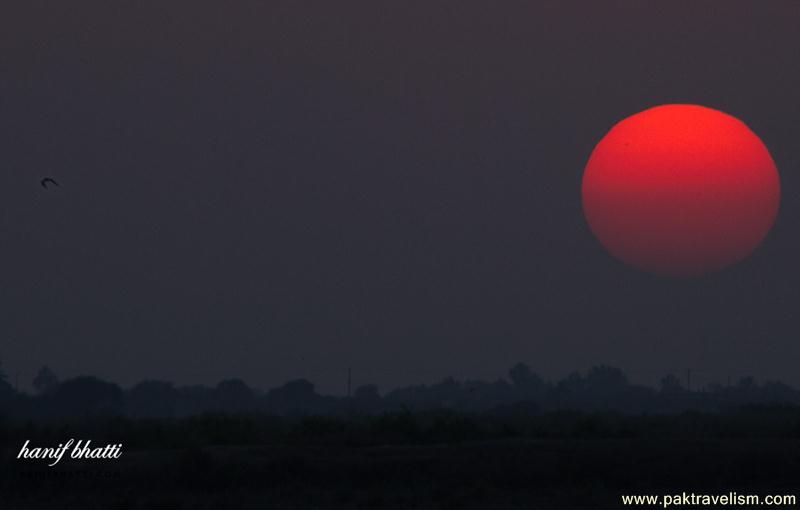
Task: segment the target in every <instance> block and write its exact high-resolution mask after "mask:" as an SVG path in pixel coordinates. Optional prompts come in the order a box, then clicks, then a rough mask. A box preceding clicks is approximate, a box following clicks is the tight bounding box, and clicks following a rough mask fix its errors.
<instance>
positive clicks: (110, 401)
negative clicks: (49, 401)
mask: <svg viewBox="0 0 800 510" xmlns="http://www.w3.org/2000/svg"><path fill="white" fill-rule="evenodd" d="M53 401H54V402H55V403H56V405H57V413H58V414H60V415H67V416H95V415H114V414H118V413H119V412H120V411H121V409H122V401H123V399H122V389H121V388H120V387H119V386H117V385H116V384H113V383H110V382H106V381H102V380H100V379H98V378H96V377H91V376H80V377H75V378H74V379H70V380H67V381H64V382H63V383H61V384H60V385H59V386H58V388H57V389H56V391H55V393H54V394H53Z"/></svg>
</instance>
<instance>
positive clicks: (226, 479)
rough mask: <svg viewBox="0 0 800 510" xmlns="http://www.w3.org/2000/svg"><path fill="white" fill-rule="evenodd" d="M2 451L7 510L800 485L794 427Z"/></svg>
mask: <svg viewBox="0 0 800 510" xmlns="http://www.w3.org/2000/svg"><path fill="white" fill-rule="evenodd" d="M6 450H7V451H6V453H5V454H4V455H3V462H2V464H0V468H2V469H1V471H0V472H1V473H2V478H1V479H0V508H2V509H10V510H28V509H42V510H44V509H62V508H67V509H72V508H74V509H131V510H133V509H164V510H167V509H178V510H180V509H215V510H224V509H268V508H288V509H307V508H309V509H311V508H319V509H382V508H392V509H408V508H420V509H422V508H425V509H427V508H440V509H459V508H463V509H484V510H490V509H523V508H524V509H559V510H566V509H572V508H576V509H577V508H580V509H583V508H585V509H602V508H622V507H623V505H622V503H621V499H620V497H621V495H622V494H631V493H645V494H673V493H681V492H684V491H685V492H692V491H694V492H697V493H719V494H727V493H729V492H731V491H736V492H738V493H739V494H758V495H761V496H765V495H768V494H794V495H798V494H800V490H798V487H800V483H799V482H800V440H797V439H786V438H784V439H768V438H762V439H733V438H731V439H724V440H721V439H711V438H702V439H653V438H647V439H642V438H617V439H608V438H587V439H580V438H564V439H552V438H551V439H538V440H537V439H530V438H517V439H492V440H484V441H467V442H462V443H458V444H451V445H442V444H427V445H397V446H378V445H369V446H356V445H349V446H348V445H343V444H328V445H325V444H317V445H302V444H293V445H275V446H264V445H262V446H252V447H250V446H207V447H196V446H194V447H186V448H175V449H161V450H152V451H143V450H139V451H126V452H125V454H124V455H123V457H122V459H120V460H118V461H101V462H93V463H86V462H83V463H80V464H77V463H74V462H73V463H71V464H70V463H64V464H63V465H60V466H59V467H56V468H51V469H45V468H37V467H35V466H34V464H33V463H27V464H23V463H21V462H19V461H16V460H13V458H12V457H13V455H10V454H9V451H8V450H10V449H9V448H6ZM789 507H791V506H784V507H783V508H789ZM651 508H656V507H651ZM683 508H686V506H684V507H683ZM739 508H743V507H739Z"/></svg>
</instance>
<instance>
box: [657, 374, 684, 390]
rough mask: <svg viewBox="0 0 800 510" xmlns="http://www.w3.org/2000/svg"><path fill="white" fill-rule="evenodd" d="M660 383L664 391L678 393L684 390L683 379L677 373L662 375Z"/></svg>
mask: <svg viewBox="0 0 800 510" xmlns="http://www.w3.org/2000/svg"><path fill="white" fill-rule="evenodd" d="M659 385H660V387H661V392H662V393H677V392H679V391H681V390H683V388H682V387H681V380H680V379H678V378H677V377H676V376H675V374H667V375H665V376H664V377H662V378H661V381H660V384H659Z"/></svg>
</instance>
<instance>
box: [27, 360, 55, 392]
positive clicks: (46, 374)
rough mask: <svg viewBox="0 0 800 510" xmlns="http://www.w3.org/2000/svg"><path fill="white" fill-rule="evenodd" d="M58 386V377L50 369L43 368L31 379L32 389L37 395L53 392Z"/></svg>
mask: <svg viewBox="0 0 800 510" xmlns="http://www.w3.org/2000/svg"><path fill="white" fill-rule="evenodd" d="M57 386H58V377H57V376H56V374H55V372H53V371H52V370H50V367H48V366H46V365H45V366H43V367H42V368H40V369H39V372H38V373H37V374H36V377H34V378H33V388H34V389H35V390H36V393H38V394H39V395H47V394H50V393H52V392H53V391H55V389H56V387H57Z"/></svg>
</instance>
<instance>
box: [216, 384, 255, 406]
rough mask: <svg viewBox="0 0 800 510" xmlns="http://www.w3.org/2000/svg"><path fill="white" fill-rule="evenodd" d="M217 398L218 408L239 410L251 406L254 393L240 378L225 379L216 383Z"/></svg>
mask: <svg viewBox="0 0 800 510" xmlns="http://www.w3.org/2000/svg"><path fill="white" fill-rule="evenodd" d="M217 399H218V401H219V407H220V410H222V411H233V412H241V411H245V410H248V409H251V408H252V407H253V402H254V395H253V390H252V389H250V388H249V387H248V386H247V385H246V384H245V383H244V382H243V381H242V380H241V379H227V380H225V381H222V382H220V383H219V384H217Z"/></svg>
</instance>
